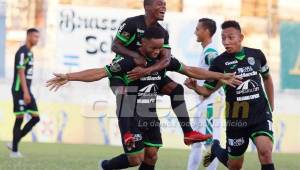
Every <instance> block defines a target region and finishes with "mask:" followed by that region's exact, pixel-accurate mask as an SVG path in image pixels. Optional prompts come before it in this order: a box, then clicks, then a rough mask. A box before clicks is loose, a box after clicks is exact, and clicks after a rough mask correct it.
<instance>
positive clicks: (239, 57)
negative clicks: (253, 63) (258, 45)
mask: <svg viewBox="0 0 300 170" xmlns="http://www.w3.org/2000/svg"><path fill="white" fill-rule="evenodd" d="M234 57H235V58H236V59H237V60H240V61H242V60H243V59H244V58H245V57H246V55H245V51H244V48H243V47H242V49H241V51H240V52H238V53H236V54H235V55H234Z"/></svg>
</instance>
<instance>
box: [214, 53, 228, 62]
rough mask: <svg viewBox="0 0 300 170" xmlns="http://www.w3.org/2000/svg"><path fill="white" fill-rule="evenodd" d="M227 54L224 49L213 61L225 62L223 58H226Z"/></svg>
mask: <svg viewBox="0 0 300 170" xmlns="http://www.w3.org/2000/svg"><path fill="white" fill-rule="evenodd" d="M228 56H229V54H228V53H227V52H226V51H225V52H223V53H221V54H219V55H218V56H217V57H216V58H215V59H214V62H218V63H222V62H225V60H226V59H227V58H228Z"/></svg>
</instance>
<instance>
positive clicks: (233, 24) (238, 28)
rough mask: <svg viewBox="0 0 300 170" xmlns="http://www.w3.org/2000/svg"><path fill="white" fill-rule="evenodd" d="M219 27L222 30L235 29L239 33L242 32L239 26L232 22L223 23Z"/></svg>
mask: <svg viewBox="0 0 300 170" xmlns="http://www.w3.org/2000/svg"><path fill="white" fill-rule="evenodd" d="M221 27H222V29H226V28H234V29H237V30H238V31H240V32H241V31H242V30H241V26H240V24H239V23H238V22H237V21H234V20H228V21H224V22H223V24H222V25H221Z"/></svg>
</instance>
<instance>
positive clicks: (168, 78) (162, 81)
mask: <svg viewBox="0 0 300 170" xmlns="http://www.w3.org/2000/svg"><path fill="white" fill-rule="evenodd" d="M171 82H174V83H176V82H175V81H173V80H172V79H171V78H170V77H169V76H167V75H166V76H164V77H163V78H162V80H161V82H160V87H159V89H163V87H164V86H165V85H167V84H169V83H171ZM176 84H178V83H176ZM159 95H168V94H164V92H162V91H160V92H159Z"/></svg>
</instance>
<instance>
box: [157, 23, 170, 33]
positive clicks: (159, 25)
mask: <svg viewBox="0 0 300 170" xmlns="http://www.w3.org/2000/svg"><path fill="white" fill-rule="evenodd" d="M157 26H158V27H160V28H162V29H163V30H164V31H165V33H167V34H169V32H168V30H167V29H166V28H165V27H163V26H162V25H161V24H160V23H159V22H158V23H157Z"/></svg>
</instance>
